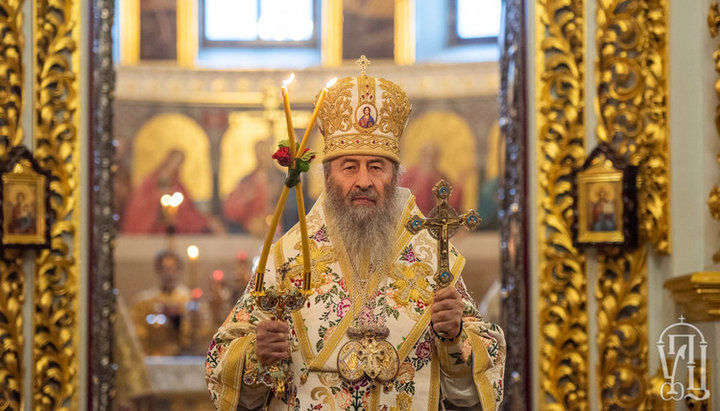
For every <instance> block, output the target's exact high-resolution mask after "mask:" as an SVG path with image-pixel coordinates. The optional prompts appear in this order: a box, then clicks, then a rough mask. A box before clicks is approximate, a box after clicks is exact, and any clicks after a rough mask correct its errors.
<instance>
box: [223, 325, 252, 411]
mask: <svg viewBox="0 0 720 411" xmlns="http://www.w3.org/2000/svg"><path fill="white" fill-rule="evenodd" d="M253 341H255V337H254V335H253V334H250V335H246V336H244V337H240V338H238V339H236V340H235V341H233V342H231V343H230V346H228V349H227V354H225V358H224V360H223V362H224V363H225V366H224V367H223V370H222V384H221V386H222V391H221V392H220V398H219V402H218V403H219V405H220V407H219V408H220V409H224V410H236V409H237V408H238V402H239V399H240V387H242V377H243V369H244V368H245V354H246V351H247V347H248V345H250V343H251V342H253Z"/></svg>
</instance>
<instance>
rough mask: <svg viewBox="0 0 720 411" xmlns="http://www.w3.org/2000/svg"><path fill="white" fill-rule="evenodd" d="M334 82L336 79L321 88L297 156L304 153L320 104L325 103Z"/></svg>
mask: <svg viewBox="0 0 720 411" xmlns="http://www.w3.org/2000/svg"><path fill="white" fill-rule="evenodd" d="M336 81H337V77H336V78H334V79H332V80H330V81H328V82H327V84H325V87H323V89H322V91H321V92H320V95H319V96H318V99H317V102H315V110H313V113H312V116H311V117H310V122H309V123H308V125H307V128H306V129H305V134H304V135H303V138H302V141H301V142H300V147H298V151H297V152H298V154H299V155H302V152H303V151H305V146H306V145H307V141H308V138H309V137H310V132H311V131H312V129H313V126H315V120H317V116H318V114H320V107H322V104H323V102H324V101H325V96H326V95H327V92H328V88H330V87H331V86H332V85H333V84H335V82H336Z"/></svg>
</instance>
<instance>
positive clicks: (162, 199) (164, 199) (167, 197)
mask: <svg viewBox="0 0 720 411" xmlns="http://www.w3.org/2000/svg"><path fill="white" fill-rule="evenodd" d="M171 201H172V196H171V195H170V194H165V195H163V196H162V197H160V205H162V206H163V207H169V206H170V202H171Z"/></svg>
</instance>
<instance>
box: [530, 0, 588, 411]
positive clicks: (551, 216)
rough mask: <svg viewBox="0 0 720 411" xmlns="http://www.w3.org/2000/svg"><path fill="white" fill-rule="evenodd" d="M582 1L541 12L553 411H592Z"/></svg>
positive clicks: (544, 359) (544, 246) (544, 379)
mask: <svg viewBox="0 0 720 411" xmlns="http://www.w3.org/2000/svg"><path fill="white" fill-rule="evenodd" d="M583 7H584V3H583V2H582V1H573V2H564V1H557V0H544V1H541V2H540V3H539V4H538V7H537V10H538V11H537V16H536V19H537V20H536V21H537V30H538V31H537V33H538V40H537V41H538V43H537V46H536V55H537V59H538V60H537V64H536V66H537V67H539V68H540V70H539V71H538V75H539V78H538V80H537V81H538V83H537V90H541V92H540V94H539V101H538V110H539V111H538V113H539V114H538V124H539V129H538V134H539V142H538V151H537V156H538V168H539V174H538V179H539V183H540V192H539V194H538V201H539V208H540V210H539V219H540V229H539V240H540V247H539V254H540V301H539V306H540V334H541V336H540V372H541V376H540V380H541V382H540V384H541V389H542V395H541V397H540V398H541V402H542V404H543V405H544V406H545V407H546V408H547V409H587V408H588V398H587V395H588V394H587V388H588V387H587V383H588V382H587V379H588V376H587V373H588V341H587V338H588V337H587V333H588V318H587V310H586V305H587V296H586V295H587V292H586V287H587V284H586V278H585V271H586V269H585V257H584V256H583V255H582V253H580V251H579V250H577V249H576V248H575V247H574V246H573V243H572V235H571V230H570V227H571V223H572V221H573V218H574V217H573V215H574V206H573V200H572V196H571V195H570V191H571V180H570V178H571V175H572V171H573V168H575V167H579V166H580V165H582V163H583V161H584V159H585V150H584V147H583V145H584V129H583V110H584V101H583V98H584V97H583V95H584V88H583V84H584V72H585V68H584V61H583V54H584V46H583V44H584V33H583V29H582V28H583V25H584V23H583Z"/></svg>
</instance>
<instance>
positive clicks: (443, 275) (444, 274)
mask: <svg viewBox="0 0 720 411" xmlns="http://www.w3.org/2000/svg"><path fill="white" fill-rule="evenodd" d="M450 278H451V276H450V273H449V272H447V271H443V272H442V273H440V280H442V281H448V280H450Z"/></svg>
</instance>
